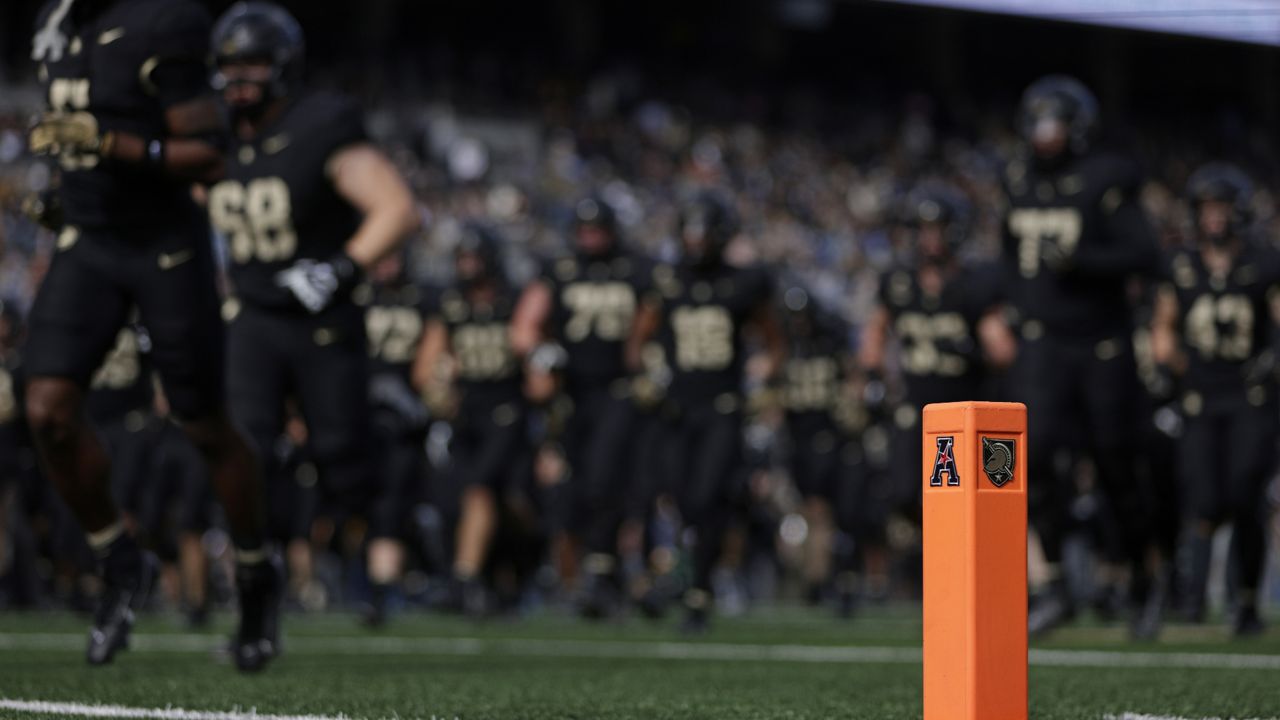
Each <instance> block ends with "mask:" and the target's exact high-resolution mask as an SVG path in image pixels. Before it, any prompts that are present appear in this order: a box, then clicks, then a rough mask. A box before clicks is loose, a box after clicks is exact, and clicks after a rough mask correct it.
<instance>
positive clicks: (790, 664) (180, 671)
mask: <svg viewBox="0 0 1280 720" xmlns="http://www.w3.org/2000/svg"><path fill="white" fill-rule="evenodd" d="M917 615H918V611H910V610H902V611H871V612H869V613H868V614H865V615H863V616H862V617H860V618H858V619H857V620H855V621H853V622H848V623H843V622H838V621H835V620H830V619H827V618H826V617H825V616H822V615H819V614H816V613H812V612H802V611H799V610H791V609H788V610H778V611H766V610H757V611H756V612H755V613H754V614H753V615H752V616H750V617H747V618H741V619H726V620H722V621H721V622H719V623H718V625H717V626H716V627H715V628H714V630H713V631H712V633H711V634H710V635H709V636H707V637H706V638H705V639H701V640H698V641H696V642H685V641H683V640H682V639H681V638H680V637H679V636H678V635H677V634H676V633H675V631H674V629H673V628H674V626H673V625H672V624H671V623H664V624H649V623H645V622H642V621H639V620H631V621H627V622H622V623H613V624H607V625H602V626H587V625H583V624H581V623H579V622H577V621H575V620H572V619H569V618H563V617H559V616H556V615H553V614H547V615H544V616H539V617H535V618H531V619H526V620H521V621H518V622H516V621H493V622H489V623H484V624H476V623H471V622H465V621H461V620H452V619H438V618H430V617H422V616H412V617H401V618H399V619H398V621H397V622H396V623H395V624H394V625H393V626H392V628H390V629H389V630H387V631H384V632H381V633H376V634H373V633H368V632H365V631H362V630H361V629H359V628H358V627H357V626H356V624H355V621H354V620H353V619H352V618H350V617H347V616H341V615H329V616H323V617H291V618H289V623H288V626H287V632H286V648H285V655H284V657H282V658H281V659H280V660H279V661H278V662H277V663H276V664H275V665H273V666H272V667H271V669H270V670H269V671H268V672H267V673H266V674H264V675H261V676H257V677H241V676H239V675H237V674H236V673H235V671H234V670H233V669H232V668H231V666H230V665H229V663H228V661H227V660H226V658H223V657H219V656H218V653H217V650H216V649H217V647H218V645H219V643H220V640H221V638H222V634H223V633H225V632H226V627H225V623H228V622H229V621H230V619H229V618H223V619H222V622H223V623H224V627H222V628H220V629H219V630H217V631H211V632H209V633H207V634H193V633H189V632H186V631H183V630H180V629H178V628H177V626H176V623H175V622H174V621H171V620H167V619H165V618H149V619H146V620H144V621H143V622H142V624H141V626H140V627H141V633H140V634H139V636H138V637H137V642H136V643H135V648H134V649H133V650H132V651H130V652H129V653H127V654H124V655H122V656H121V657H119V658H118V659H117V661H116V664H115V665H114V666H111V667H106V668H98V669H90V668H88V667H85V666H84V665H83V664H82V660H81V648H82V645H83V639H82V637H81V634H82V630H83V627H84V621H83V620H82V619H80V618H76V617H72V616H68V615H48V614H29V615H28V614H6V615H0V698H3V701H0V717H3V718H19V719H25V718H51V717H64V718H83V717H89V716H91V715H90V714H87V713H91V712H96V713H97V714H98V716H107V715H108V713H110V712H115V713H116V714H115V715H111V716H113V717H155V718H176V717H180V715H178V714H175V711H174V709H176V708H181V709H183V710H187V711H199V712H195V713H193V714H191V715H190V716H189V717H190V718H191V720H238V719H239V718H244V717H251V715H249V714H248V713H249V712H250V711H251V710H252V711H256V712H257V713H258V714H259V716H261V715H315V716H321V717H323V718H336V717H337V716H339V715H341V716H343V717H346V718H369V719H372V718H423V719H424V720H425V719H427V718H433V717H434V718H439V719H444V718H460V719H461V720H473V719H479V718H512V719H524V718H529V719H534V718H795V719H800V718H867V719H868V720H896V719H899V718H902V719H906V718H919V717H920V714H921V698H920V665H919V647H920V626H919V623H918V620H917ZM1122 637H1123V635H1122V633H1121V631H1120V630H1118V629H1110V628H1101V627H1096V626H1095V627H1082V628H1077V629H1072V630H1069V631H1065V632H1063V633H1061V634H1060V635H1058V636H1056V637H1055V638H1054V639H1053V641H1052V642H1049V643H1043V644H1040V645H1037V646H1036V648H1035V649H1034V650H1033V653H1032V667H1031V717H1033V718H1042V719H1044V720H1049V719H1066V718H1093V719H1097V718H1103V717H1106V716H1116V717H1120V716H1123V714H1124V713H1126V712H1130V713H1138V714H1147V715H1151V716H1155V717H1165V716H1167V717H1177V718H1196V719H1199V718H1206V717H1211V718H1224V719H1225V718H1273V717H1280V632H1274V631H1273V632H1272V633H1271V634H1269V635H1268V636H1267V637H1265V638H1262V639H1259V640H1255V641H1251V642H1245V643H1227V642H1225V641H1224V633H1223V631H1222V630H1221V629H1220V628H1219V627H1194V628H1193V627H1171V628H1169V629H1168V631H1167V632H1166V633H1165V636H1164V639H1163V640H1162V641H1161V642H1160V643H1158V644H1154V645H1144V646H1136V647H1135V646H1130V645H1127V644H1125V643H1124V642H1123V641H1122ZM17 700H21V701H50V702H62V703H81V704H85V705H99V704H100V705H113V706H123V707H124V708H127V709H125V710H120V709H117V710H111V709H107V708H96V709H90V708H87V707H86V708H82V707H79V706H72V707H61V708H60V707H59V706H46V707H45V709H47V710H53V711H54V712H50V713H37V712H31V711H30V710H23V709H18V706H17V705H15V704H14V702H13V701H17ZM166 708H168V710H167V711H166V710H164V709H166ZM156 709H159V710H162V711H163V712H167V713H168V714H163V712H162V713H161V714H155V713H153V714H150V715H148V714H146V713H144V712H143V711H144V710H148V711H151V710H156ZM215 712H224V713H227V714H226V715H221V716H218V715H213V714H210V713H215ZM992 720H1000V719H999V718H993V719H992Z"/></svg>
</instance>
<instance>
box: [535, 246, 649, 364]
mask: <svg viewBox="0 0 1280 720" xmlns="http://www.w3.org/2000/svg"><path fill="white" fill-rule="evenodd" d="M648 271H649V268H648V267H647V264H646V263H644V262H642V261H641V260H640V259H638V258H635V257H632V256H629V255H625V254H621V255H617V256H614V257H609V258H601V259H591V258H585V257H566V258H561V259H559V260H554V261H552V262H551V263H550V264H549V265H548V266H547V267H546V268H545V269H544V271H543V273H542V278H541V279H542V281H543V282H544V283H546V284H547V287H548V288H549V289H550V290H551V297H552V311H551V318H550V321H549V325H550V333H551V334H552V336H554V337H555V339H556V340H558V341H559V342H560V343H561V344H562V345H563V346H564V348H565V350H566V351H567V353H568V356H569V358H568V364H567V366H566V368H565V381H566V384H567V385H568V386H569V387H570V388H573V387H576V386H593V385H599V384H607V383H609V382H612V381H613V380H616V379H617V378H619V377H621V376H623V375H624V374H625V373H626V367H625V364H624V362H623V348H624V346H625V344H626V339H627V335H628V333H629V332H630V330H631V320H632V318H633V317H635V311H636V304H637V300H638V298H639V297H640V296H641V294H642V293H643V287H644V283H645V282H646V276H647V274H648Z"/></svg>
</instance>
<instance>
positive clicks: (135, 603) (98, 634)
mask: <svg viewBox="0 0 1280 720" xmlns="http://www.w3.org/2000/svg"><path fill="white" fill-rule="evenodd" d="M103 566H104V572H103V581H104V582H105V584H106V587H105V588H104V589H103V591H102V595H101V596H100V597H99V598H98V602H97V606H96V608H95V609H94V611H93V628H92V629H90V631H89V647H88V650H87V651H86V653H85V658H86V659H87V660H88V661H89V664H90V665H106V664H107V663H109V662H111V661H112V659H113V658H115V654H116V652H117V651H119V650H123V649H125V648H127V647H129V634H130V632H131V631H132V630H133V623H134V613H135V612H137V610H138V609H139V608H141V607H142V606H143V605H144V604H145V603H146V601H147V596H149V595H150V594H151V587H152V585H153V584H155V579H156V572H157V562H156V559H155V556H153V555H151V553H144V552H142V551H140V550H139V549H138V546H137V545H135V544H133V541H132V539H129V540H128V541H127V542H125V543H121V544H120V546H119V547H118V549H116V550H114V551H113V552H112V555H111V556H108V557H107V558H105V559H104V560H103Z"/></svg>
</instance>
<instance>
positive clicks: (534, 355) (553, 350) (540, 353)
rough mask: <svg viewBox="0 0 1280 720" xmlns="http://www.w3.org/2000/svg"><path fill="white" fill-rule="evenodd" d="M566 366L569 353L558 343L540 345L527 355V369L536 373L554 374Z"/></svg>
mask: <svg viewBox="0 0 1280 720" xmlns="http://www.w3.org/2000/svg"><path fill="white" fill-rule="evenodd" d="M568 364H569V353H568V352H567V351H566V350H565V349H564V347H563V346H561V345H559V344H558V343H553V342H544V343H541V344H539V345H538V346H537V347H535V348H534V349H533V351H532V352H530V353H529V367H530V368H531V369H533V370H534V371H536V372H544V373H549V372H555V371H557V370H563V369H564V367H565V365H568Z"/></svg>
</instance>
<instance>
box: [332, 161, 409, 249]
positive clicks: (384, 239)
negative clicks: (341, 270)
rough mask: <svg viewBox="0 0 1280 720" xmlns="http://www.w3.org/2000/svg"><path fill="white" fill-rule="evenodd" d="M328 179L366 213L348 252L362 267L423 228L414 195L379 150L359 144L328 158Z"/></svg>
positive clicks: (349, 244) (347, 246)
mask: <svg viewBox="0 0 1280 720" xmlns="http://www.w3.org/2000/svg"><path fill="white" fill-rule="evenodd" d="M328 171H329V177H330V178H331V179H332V181H333V185H334V188H335V189H336V190H337V191H338V194H339V195H341V196H342V197H343V198H345V199H346V200H347V201H348V202H350V203H351V204H352V205H354V206H355V207H356V208H357V209H359V210H360V211H361V212H362V213H363V214H364V220H363V222H361V223H360V228H359V229H358V230H357V231H356V234H355V235H354V236H353V237H352V238H351V240H350V241H349V242H348V243H347V245H346V248H345V249H346V253H347V255H349V256H350V257H351V259H352V260H354V261H355V262H356V264H358V265H360V266H361V267H363V268H369V267H372V266H373V264H374V263H376V262H377V261H379V260H381V259H382V258H384V257H386V256H387V255H388V254H390V253H391V252H392V251H393V250H395V249H396V248H397V247H398V246H399V245H400V243H401V242H403V240H404V239H405V237H407V236H408V235H409V234H410V233H413V232H415V231H416V230H417V229H418V228H419V226H420V225H421V220H420V219H419V217H418V213H417V210H416V207H415V204H414V200H413V193H411V192H410V191H409V186H408V185H406V184H405V182H404V179H403V178H402V177H401V176H400V173H399V171H397V170H396V168H395V165H393V164H392V163H391V160H389V159H388V158H387V156H386V155H384V154H382V152H381V151H380V150H378V149H377V148H375V147H373V146H372V145H370V144H368V143H358V144H356V145H352V146H350V147H347V148H344V149H342V150H339V151H338V152H336V153H334V155H333V157H332V158H330V159H329V164H328Z"/></svg>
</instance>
